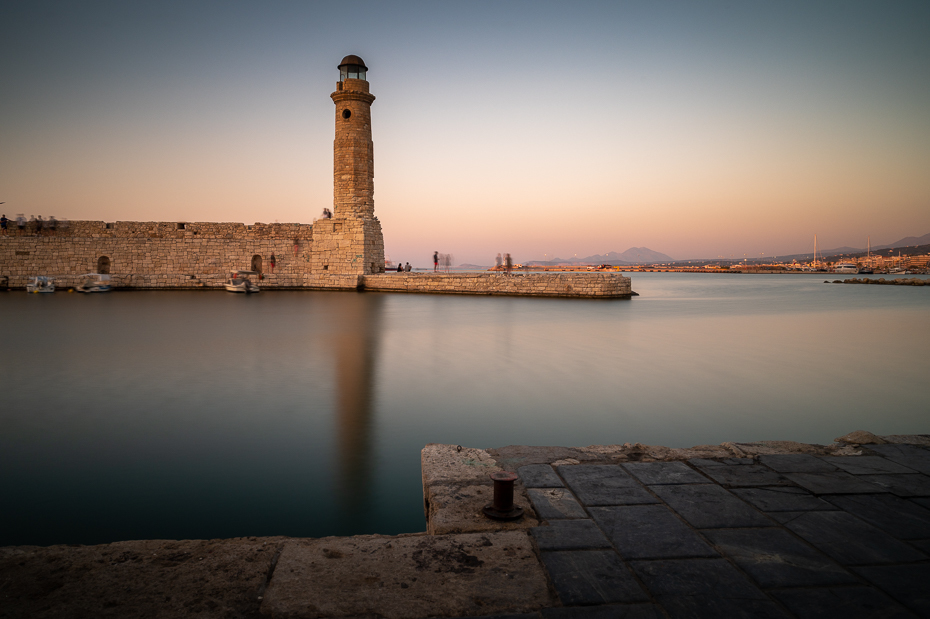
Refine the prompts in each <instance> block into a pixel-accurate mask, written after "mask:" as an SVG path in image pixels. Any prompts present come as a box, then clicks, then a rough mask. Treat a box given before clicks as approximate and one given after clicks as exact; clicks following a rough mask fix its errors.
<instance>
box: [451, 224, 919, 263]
mask: <svg viewBox="0 0 930 619" xmlns="http://www.w3.org/2000/svg"><path fill="white" fill-rule="evenodd" d="M926 245H930V233H927V234H925V235H923V236H906V237H904V238H903V239H901V240H899V241H895V242H894V243H890V244H888V245H875V246H873V247H872V252H874V253H878V252H879V251H881V250H889V249H898V248H904V247H915V246H917V247H919V246H926ZM920 249H921V251H923V248H920ZM865 252H866V248H865V247H861V248H859V247H835V248H833V249H819V248H818V249H817V255H818V258H820V257H823V258H826V257H829V256H839V255H841V254H846V255H855V254H864V253H865ZM885 253H887V252H885ZM813 254H814V251H813V247H811V251H810V252H809V253H806V254H793V255H789V256H783V255H781V254H778V259H779V260H788V261H790V260H810V259H811V258H813ZM768 259H769V258H766V260H768ZM695 260H697V261H700V260H702V259H701V258H692V259H691V261H695ZM705 260H707V261H708V262H716V261H717V260H716V259H711V258H707V259H705ZM758 261H759V259H755V260H750V262H758ZM661 262H687V260H675V259H674V258H672V257H671V256H669V255H667V254H663V253H661V252H658V251H653V250H651V249H649V248H648V247H631V248H629V249H628V250H626V251H625V252H621V253H618V252H615V251H611V252H607V253H606V254H594V255H593V256H585V257H584V258H553V259H552V260H528V261H527V262H525V263H524V264H527V265H530V266H555V265H559V264H564V265H581V264H611V265H615V266H625V265H633V264H656V263H661ZM726 262H732V261H726ZM456 268H458V269H484V268H487V267H484V266H479V265H476V264H460V265H459V266H458V267H456Z"/></svg>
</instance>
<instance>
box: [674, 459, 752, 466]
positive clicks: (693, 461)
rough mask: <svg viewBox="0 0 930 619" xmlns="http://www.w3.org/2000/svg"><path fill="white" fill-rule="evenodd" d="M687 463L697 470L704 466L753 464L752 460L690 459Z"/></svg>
mask: <svg viewBox="0 0 930 619" xmlns="http://www.w3.org/2000/svg"><path fill="white" fill-rule="evenodd" d="M688 462H689V463H690V464H692V465H694V466H696V467H698V468H701V469H703V468H704V467H705V466H732V465H734V464H755V462H756V461H755V460H753V459H752V458H721V459H719V460H711V459H710V458H691V459H690V460H688Z"/></svg>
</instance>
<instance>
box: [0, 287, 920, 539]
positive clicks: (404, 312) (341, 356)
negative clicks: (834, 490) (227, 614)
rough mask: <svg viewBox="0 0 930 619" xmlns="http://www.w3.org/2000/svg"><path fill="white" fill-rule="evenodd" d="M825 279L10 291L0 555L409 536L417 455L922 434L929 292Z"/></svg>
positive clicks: (0, 301)
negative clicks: (160, 541)
mask: <svg viewBox="0 0 930 619" xmlns="http://www.w3.org/2000/svg"><path fill="white" fill-rule="evenodd" d="M828 277H831V279H832V276H828ZM823 279H824V276H823V275H819V276H817V275H794V276H772V275H708V274H664V273H650V274H634V276H633V289H634V290H636V291H637V292H639V293H640V294H641V295H642V296H639V297H636V298H634V299H632V300H625V301H623V300H619V301H618V300H596V301H590V300H572V299H528V298H489V297H457V296H431V295H388V294H376V293H361V294H358V293H339V292H328V293H327V292H264V293H262V294H260V295H256V296H248V297H244V296H238V295H230V294H226V293H222V292H119V293H111V294H109V295H86V296H85V295H78V294H68V293H61V292H59V293H56V294H54V295H27V294H26V293H8V294H3V295H0V316H2V321H3V325H4V329H3V336H2V348H0V370H2V371H0V380H2V390H0V393H2V396H0V397H2V399H0V424H2V425H0V428H2V433H0V496H2V497H3V509H2V510H0V545H7V544H56V543H99V542H108V541H115V540H123V539H140V538H216V537H234V536H251V535H292V536H314V537H315V536H323V535H346V534H357V533H387V534H391V533H398V532H408V531H421V530H423V529H424V521H423V510H422V493H421V485H420V484H421V482H420V463H419V452H420V449H421V448H422V447H423V445H424V444H426V443H431V442H439V443H452V444H461V445H467V446H473V447H497V446H503V445H508V444H537V445H590V444H613V443H623V442H627V441H630V442H636V441H639V442H642V443H646V444H660V445H668V446H679V447H681V446H691V445H695V444H705V443H720V442H722V441H730V440H732V441H752V440H770V439H790V440H797V441H808V442H820V443H823V442H829V441H831V440H832V439H833V438H834V437H836V436H839V435H841V434H845V433H846V432H849V431H852V430H856V429H866V430H871V431H873V432H876V433H879V434H891V433H928V432H930V415H928V411H930V380H928V378H930V377H928V373H930V364H928V359H930V324H928V318H930V314H928V308H930V287H923V288H898V287H888V286H840V285H827V284H824V283H823Z"/></svg>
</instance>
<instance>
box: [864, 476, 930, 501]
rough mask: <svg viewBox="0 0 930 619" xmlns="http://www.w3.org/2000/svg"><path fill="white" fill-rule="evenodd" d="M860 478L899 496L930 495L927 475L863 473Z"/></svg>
mask: <svg viewBox="0 0 930 619" xmlns="http://www.w3.org/2000/svg"><path fill="white" fill-rule="evenodd" d="M860 479H862V480H864V481H868V482H869V483H872V484H875V485H877V486H879V487H881V488H883V489H884V490H887V491H888V492H891V493H892V494H896V495H897V496H901V497H921V496H923V497H930V477H928V476H927V475H921V474H919V473H918V474H915V475H862V476H861V477H860Z"/></svg>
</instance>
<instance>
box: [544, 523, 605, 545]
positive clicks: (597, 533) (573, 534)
mask: <svg viewBox="0 0 930 619" xmlns="http://www.w3.org/2000/svg"><path fill="white" fill-rule="evenodd" d="M530 534H531V535H532V536H533V539H535V540H536V545H537V546H539V549H540V550H543V551H544V550H596V549H604V548H610V542H609V541H607V538H606V537H605V536H604V533H603V532H602V531H601V530H600V529H598V528H597V525H596V524H594V522H593V521H591V520H554V521H553V522H550V523H549V526H545V527H536V528H533V529H530Z"/></svg>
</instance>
